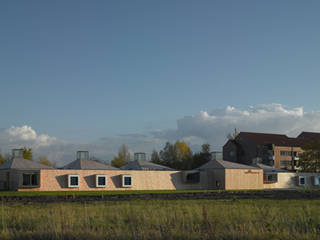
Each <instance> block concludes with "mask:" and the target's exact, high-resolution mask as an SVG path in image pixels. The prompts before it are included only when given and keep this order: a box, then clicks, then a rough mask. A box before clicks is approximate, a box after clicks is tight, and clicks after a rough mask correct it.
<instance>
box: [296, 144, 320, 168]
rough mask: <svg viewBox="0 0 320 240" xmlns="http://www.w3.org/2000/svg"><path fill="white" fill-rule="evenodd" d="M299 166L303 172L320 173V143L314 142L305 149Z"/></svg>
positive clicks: (300, 157)
mask: <svg viewBox="0 0 320 240" xmlns="http://www.w3.org/2000/svg"><path fill="white" fill-rule="evenodd" d="M303 150H304V152H303V153H301V154H299V161H298V166H299V167H300V171H302V172H320V141H313V142H311V143H309V144H307V145H306V146H304V147H303Z"/></svg>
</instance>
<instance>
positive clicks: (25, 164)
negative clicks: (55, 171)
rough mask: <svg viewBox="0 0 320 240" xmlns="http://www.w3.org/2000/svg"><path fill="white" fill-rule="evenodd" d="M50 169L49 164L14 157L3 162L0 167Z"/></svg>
mask: <svg viewBox="0 0 320 240" xmlns="http://www.w3.org/2000/svg"><path fill="white" fill-rule="evenodd" d="M48 168H49V169H50V168H52V167H49V166H47V165H44V164H41V163H39V162H35V161H31V160H27V159H24V158H13V159H11V160H10V161H8V162H6V163H4V164H2V165H1V166H0V169H19V170H20V169H21V170H29V169H30V170H39V169H48Z"/></svg>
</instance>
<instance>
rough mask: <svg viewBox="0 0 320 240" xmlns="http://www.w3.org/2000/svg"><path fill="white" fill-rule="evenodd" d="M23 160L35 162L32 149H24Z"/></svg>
mask: <svg viewBox="0 0 320 240" xmlns="http://www.w3.org/2000/svg"><path fill="white" fill-rule="evenodd" d="M23 158H24V159H28V160H30V161H32V160H33V158H32V148H26V147H24V148H23Z"/></svg>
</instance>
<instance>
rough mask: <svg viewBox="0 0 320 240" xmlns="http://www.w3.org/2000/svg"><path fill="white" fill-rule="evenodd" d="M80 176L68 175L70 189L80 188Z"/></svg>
mask: <svg viewBox="0 0 320 240" xmlns="http://www.w3.org/2000/svg"><path fill="white" fill-rule="evenodd" d="M79 180H80V179H79V175H68V187H79V186H80V183H79Z"/></svg>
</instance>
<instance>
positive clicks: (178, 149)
mask: <svg viewBox="0 0 320 240" xmlns="http://www.w3.org/2000/svg"><path fill="white" fill-rule="evenodd" d="M191 161H192V151H191V149H190V147H189V146H188V144H187V143H186V142H184V141H181V142H180V141H176V143H175V144H171V143H170V142H167V143H166V145H165V147H164V148H163V150H161V151H160V164H162V165H165V166H168V167H171V168H174V169H178V170H181V169H189V167H190V166H191Z"/></svg>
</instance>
